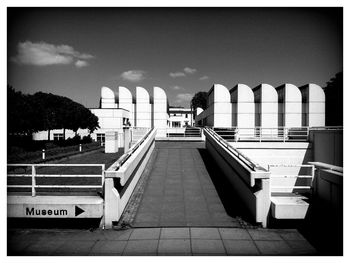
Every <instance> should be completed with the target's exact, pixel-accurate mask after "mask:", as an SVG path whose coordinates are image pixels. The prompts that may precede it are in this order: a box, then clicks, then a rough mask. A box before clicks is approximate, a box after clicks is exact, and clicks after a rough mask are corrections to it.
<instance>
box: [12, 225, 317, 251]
mask: <svg viewBox="0 0 350 263" xmlns="http://www.w3.org/2000/svg"><path fill="white" fill-rule="evenodd" d="M8 255H42V256H43V255H47V256H48V255H56V256H57V255H66V256H69V255H70V256H73V255H80V256H88V255H95V256H103V255H104V256H107V255H111V256H120V255H125V256H127V255H129V256H132V255H133V256H137V255H143V256H151V255H188V256H189V255H213V256H219V255H220V256H221V255H223V256H224V255H237V256H243V255H249V256H255V255H316V251H315V249H314V248H313V247H312V246H311V245H310V244H309V243H308V242H307V241H306V240H305V239H304V238H303V236H302V235H300V234H299V233H298V232H297V231H296V230H267V229H248V230H246V229H239V228H136V229H127V230H123V231H115V230H95V231H92V232H91V231H88V230H70V231H69V230H10V231H9V233H8Z"/></svg>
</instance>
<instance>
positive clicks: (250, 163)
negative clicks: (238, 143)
mask: <svg viewBox="0 0 350 263" xmlns="http://www.w3.org/2000/svg"><path fill="white" fill-rule="evenodd" d="M205 130H206V131H207V132H208V133H209V134H210V135H212V136H213V137H214V138H215V139H216V140H217V141H218V142H219V143H220V144H221V145H222V146H223V147H225V148H226V149H227V150H228V151H230V152H231V153H232V154H233V155H235V156H236V157H238V159H240V160H241V161H242V162H243V163H244V164H246V165H247V166H248V167H249V168H250V169H252V170H254V171H257V170H259V171H266V169H265V168H264V167H262V166H260V165H259V164H258V163H255V162H253V161H252V160H251V159H250V158H248V157H247V156H245V155H244V154H243V153H242V152H241V151H239V150H238V149H236V148H234V147H233V146H232V145H230V144H229V143H228V142H227V141H226V140H225V139H223V138H222V137H221V136H220V135H218V134H217V133H216V132H215V131H213V130H212V129H211V128H205Z"/></svg>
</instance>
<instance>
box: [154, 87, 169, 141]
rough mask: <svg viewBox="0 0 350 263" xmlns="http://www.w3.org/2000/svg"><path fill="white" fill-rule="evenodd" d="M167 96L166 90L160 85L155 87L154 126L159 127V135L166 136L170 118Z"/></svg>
mask: <svg viewBox="0 0 350 263" xmlns="http://www.w3.org/2000/svg"><path fill="white" fill-rule="evenodd" d="M167 106H168V105H167V96H166V94H165V91H164V90H163V89H161V88H159V87H154V88H153V127H156V128H157V129H159V130H158V131H159V132H157V136H160V137H165V136H166V130H165V128H166V127H167V120H168V113H167Z"/></svg>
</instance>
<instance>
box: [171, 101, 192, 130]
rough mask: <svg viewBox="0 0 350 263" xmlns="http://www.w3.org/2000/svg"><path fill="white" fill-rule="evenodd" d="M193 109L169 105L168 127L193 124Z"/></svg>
mask: <svg viewBox="0 0 350 263" xmlns="http://www.w3.org/2000/svg"><path fill="white" fill-rule="evenodd" d="M193 125H194V118H193V110H192V109H189V108H183V107H171V106H170V107H169V120H168V127H169V128H182V127H185V126H193Z"/></svg>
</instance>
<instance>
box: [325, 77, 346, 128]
mask: <svg viewBox="0 0 350 263" xmlns="http://www.w3.org/2000/svg"><path fill="white" fill-rule="evenodd" d="M324 91H325V95H326V126H343V72H339V73H337V74H336V75H335V77H334V78H331V80H330V81H329V82H327V86H326V87H325V88H324Z"/></svg>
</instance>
